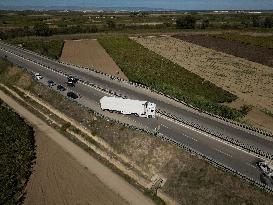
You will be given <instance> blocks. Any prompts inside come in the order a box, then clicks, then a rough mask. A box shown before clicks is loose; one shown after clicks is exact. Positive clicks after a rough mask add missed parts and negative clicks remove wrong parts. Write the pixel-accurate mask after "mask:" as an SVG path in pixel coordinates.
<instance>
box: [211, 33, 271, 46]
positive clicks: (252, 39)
mask: <svg viewBox="0 0 273 205" xmlns="http://www.w3.org/2000/svg"><path fill="white" fill-rule="evenodd" d="M214 36H215V37H218V38H223V39H226V40H229V41H238V42H240V43H243V44H247V45H253V46H258V47H263V48H270V49H272V48H273V36H249V35H241V34H236V33H225V34H219V35H214Z"/></svg>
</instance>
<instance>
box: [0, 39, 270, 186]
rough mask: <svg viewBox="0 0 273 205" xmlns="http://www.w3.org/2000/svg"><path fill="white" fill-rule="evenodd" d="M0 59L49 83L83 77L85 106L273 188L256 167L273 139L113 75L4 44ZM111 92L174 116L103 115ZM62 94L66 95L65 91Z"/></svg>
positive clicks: (81, 87) (80, 89)
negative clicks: (103, 99) (103, 102)
mask: <svg viewBox="0 0 273 205" xmlns="http://www.w3.org/2000/svg"><path fill="white" fill-rule="evenodd" d="M0 57H4V58H6V59H7V60H8V61H10V62H12V63H14V64H16V65H18V66H20V67H22V68H26V69H27V70H28V71H31V72H39V73H40V74H41V75H42V76H44V77H45V78H44V79H43V80H42V81H41V83H44V84H47V80H48V79H50V80H53V81H54V82H56V83H57V84H62V85H65V82H66V81H67V77H66V75H73V76H77V77H78V78H79V79H80V82H79V83H78V84H77V85H76V86H75V87H73V88H70V89H71V90H72V91H74V92H76V93H78V94H79V95H80V96H81V98H79V99H78V100H77V102H78V103H79V104H81V105H84V106H86V107H88V108H90V109H91V110H93V111H95V112H97V113H100V114H102V115H105V116H107V117H109V118H112V119H115V120H118V121H119V122H123V123H126V124H129V125H132V126H134V127H138V128H141V129H145V130H149V131H150V132H155V131H156V129H157V132H158V136H162V137H164V138H165V139H166V140H169V141H171V142H173V143H176V144H177V145H179V146H181V147H183V148H185V149H189V150H191V151H193V152H194V153H196V154H198V155H201V156H203V157H204V158H206V159H209V160H210V161H211V160H212V161H213V162H214V163H216V164H218V165H220V166H221V167H225V168H227V169H229V170H234V171H236V172H237V173H239V174H240V175H242V176H246V177H247V178H249V179H251V180H254V181H255V182H258V183H261V184H264V185H265V187H266V188H273V182H272V181H270V180H268V179H267V178H266V177H264V176H263V175H262V173H261V171H260V170H259V169H258V168H257V166H256V162H257V161H260V160H263V159H264V155H267V156H269V157H271V156H273V140H272V139H271V138H269V137H266V136H263V135H262V134H258V133H256V132H253V131H250V130H248V129H245V128H242V127H240V126H236V125H234V124H232V123H229V122H226V121H224V120H221V119H217V118H214V117H212V116H209V115H207V114H205V113H200V112H198V111H196V110H195V109H192V108H190V107H188V106H186V105H184V104H181V103H179V102H177V101H175V100H172V99H170V98H168V97H165V96H162V95H159V94H157V93H155V92H151V91H150V90H147V89H144V88H142V87H135V86H133V85H132V84H129V83H128V82H124V81H120V80H116V79H111V78H110V77H109V76H107V75H102V74H100V73H95V72H93V71H90V70H87V69H82V68H78V67H76V66H73V65H65V64H62V63H60V62H58V61H54V60H51V59H48V58H46V57H42V56H39V55H37V54H35V53H33V52H29V51H26V50H23V49H21V48H18V47H14V46H11V45H7V44H5V43H3V42H1V41H0ZM53 70H54V71H53ZM56 71H57V72H56ZM90 83H91V84H93V85H96V86H97V87H96V86H95V87H94V86H92V85H90ZM53 89H56V88H53ZM109 91H111V92H112V93H113V92H115V93H117V94H120V95H123V96H127V97H128V98H132V99H140V100H148V101H151V102H154V103H156V104H157V108H158V109H159V110H160V111H161V112H160V113H162V112H163V113H164V112H165V113H168V114H167V115H165V114H160V113H158V114H157V117H156V118H155V119H146V118H139V117H135V116H123V115H118V114H114V113H109V112H103V111H102V110H101V109H100V106H99V99H100V98H101V97H103V96H105V95H110V94H109ZM62 94H63V95H66V93H65V92H64V93H62ZM169 116H173V117H169ZM174 119H176V120H174ZM179 121H180V122H179ZM181 122H184V123H181ZM185 122H186V123H185ZM231 142H236V143H231ZM239 145H243V146H239Z"/></svg>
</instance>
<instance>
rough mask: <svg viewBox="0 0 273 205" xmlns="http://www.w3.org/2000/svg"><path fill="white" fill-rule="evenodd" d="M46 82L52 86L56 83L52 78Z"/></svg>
mask: <svg viewBox="0 0 273 205" xmlns="http://www.w3.org/2000/svg"><path fill="white" fill-rule="evenodd" d="M47 83H48V86H54V85H56V83H54V81H53V80H49V81H47Z"/></svg>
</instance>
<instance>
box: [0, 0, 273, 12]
mask: <svg viewBox="0 0 273 205" xmlns="http://www.w3.org/2000/svg"><path fill="white" fill-rule="evenodd" d="M74 6H77V7H83V8H87V9H88V8H96V7H145V8H162V9H166V10H167V9H177V10H220V9H221V10H231V9H234V10H240V9H245V10H259V9H273V0H0V9H6V8H16V7H17V8H19V7H24V8H28V7H31V8H35V7H37V8H50V7H62V8H65V7H67V8H69V7H74Z"/></svg>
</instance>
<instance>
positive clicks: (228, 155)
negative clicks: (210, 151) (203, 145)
mask: <svg viewBox="0 0 273 205" xmlns="http://www.w3.org/2000/svg"><path fill="white" fill-rule="evenodd" d="M214 150H216V151H217V152H220V153H222V154H224V155H226V156H228V157H232V156H231V155H230V154H228V153H225V152H223V151H222V150H219V149H214Z"/></svg>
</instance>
